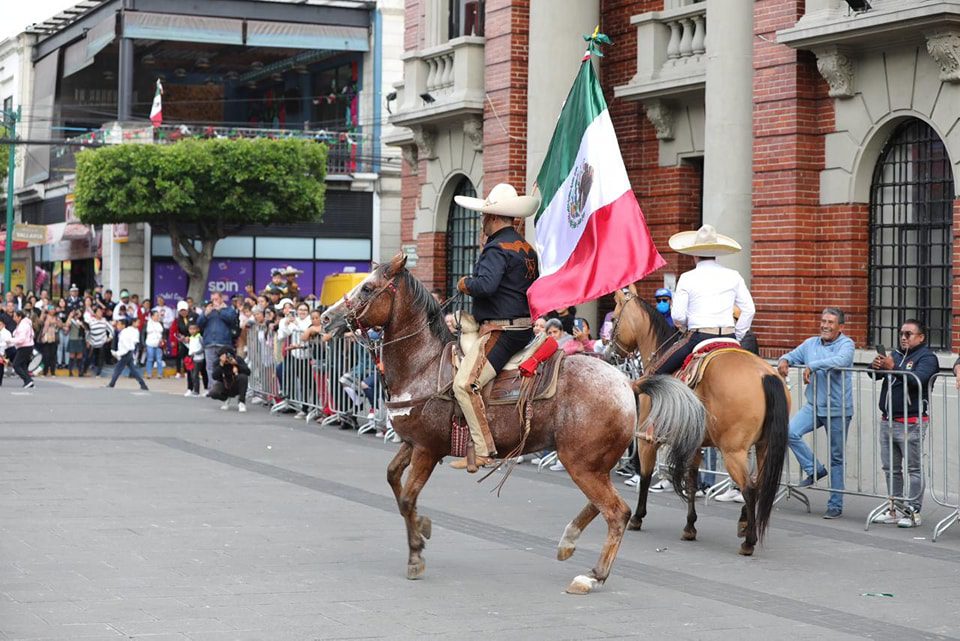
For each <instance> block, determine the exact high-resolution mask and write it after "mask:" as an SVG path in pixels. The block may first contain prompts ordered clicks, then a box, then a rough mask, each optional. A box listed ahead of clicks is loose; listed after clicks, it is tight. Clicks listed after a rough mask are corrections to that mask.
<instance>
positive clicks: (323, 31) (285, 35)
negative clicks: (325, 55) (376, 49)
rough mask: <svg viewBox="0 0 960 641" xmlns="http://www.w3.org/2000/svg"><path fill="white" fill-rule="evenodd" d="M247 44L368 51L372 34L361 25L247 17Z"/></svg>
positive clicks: (252, 45) (253, 45) (254, 45)
mask: <svg viewBox="0 0 960 641" xmlns="http://www.w3.org/2000/svg"><path fill="white" fill-rule="evenodd" d="M247 45H248V46H251V47H285V48H289V49H323V50H327V51H369V49H370V44H369V36H368V33H367V30H366V29H363V28H360V27H341V26H336V25H324V24H295V23H291V22H262V21H259V20H248V21H247Z"/></svg>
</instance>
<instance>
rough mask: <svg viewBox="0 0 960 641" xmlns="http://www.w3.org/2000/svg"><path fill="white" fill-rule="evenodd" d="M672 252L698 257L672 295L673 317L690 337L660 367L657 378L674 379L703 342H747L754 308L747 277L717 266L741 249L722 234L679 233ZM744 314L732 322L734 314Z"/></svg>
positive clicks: (706, 230)
mask: <svg viewBox="0 0 960 641" xmlns="http://www.w3.org/2000/svg"><path fill="white" fill-rule="evenodd" d="M670 247H671V248H672V249H673V250H674V251H676V252H679V253H681V254H688V255H691V256H694V257H696V263H697V265H696V267H695V268H694V269H693V270H691V271H689V272H686V273H685V274H683V275H682V276H680V279H679V280H678V281H677V291H676V292H675V293H674V295H673V307H672V308H671V313H672V315H673V321H674V323H676V325H677V327H684V328H686V330H687V333H686V335H685V336H684V337H683V338H682V339H681V340H680V342H679V346H678V348H677V349H675V350H673V351H671V352H668V354H669V355H668V356H667V358H666V359H665V360H664V362H663V363H661V364H660V365H659V366H658V367H657V373H658V374H672V373H673V372H675V371H677V370H678V369H680V367H681V366H682V365H683V361H684V360H686V358H687V356H689V355H690V353H691V352H692V351H693V349H694V348H695V347H696V346H697V344H698V343H700V342H701V341H705V340H708V339H711V338H731V339H732V338H736V339H737V340H739V339H741V338H743V336H744V334H746V333H747V331H748V330H749V329H750V323H751V322H752V321H753V315H754V313H755V311H756V308H755V307H754V304H753V297H751V296H750V291H749V290H748V289H747V285H746V283H745V282H744V280H743V277H742V276H741V275H740V274H739V273H738V272H737V271H736V270H733V269H730V268H729V267H724V266H722V265H720V264H719V263H717V261H716V258H717V256H722V255H725V254H735V253H737V252H739V251H740V244H739V243H737V241H735V240H733V239H732V238H730V237H728V236H724V235H722V234H718V233H717V230H716V229H714V228H713V226H711V225H704V226H703V227H701V228H700V229H699V230H697V231H696V232H680V233H679V234H674V235H673V236H672V237H671V238H670ZM734 306H736V307H739V308H740V317H739V319H737V320H736V321H734V314H733V308H734Z"/></svg>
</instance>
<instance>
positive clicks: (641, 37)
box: [615, 1, 708, 100]
mask: <svg viewBox="0 0 960 641" xmlns="http://www.w3.org/2000/svg"><path fill="white" fill-rule="evenodd" d="M630 22H631V24H633V25H635V26H636V28H637V73H636V75H635V76H634V77H633V78H632V79H631V80H630V82H629V83H627V84H626V85H621V86H619V87H617V88H616V89H615V92H616V95H617V97H621V98H627V99H633V100H647V99H653V98H669V97H673V96H677V95H680V94H683V93H689V92H691V91H696V90H702V89H703V87H704V83H705V81H706V53H707V46H708V41H707V3H706V2H703V1H698V2H687V3H681V2H674V3H672V8H669V9H666V10H664V11H651V12H649V13H644V14H640V15H636V16H633V17H632V18H631V19H630Z"/></svg>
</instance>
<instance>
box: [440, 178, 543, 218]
mask: <svg viewBox="0 0 960 641" xmlns="http://www.w3.org/2000/svg"><path fill="white" fill-rule="evenodd" d="M453 199H454V200H455V201H456V203H457V204H458V205H460V206H461V207H466V208H467V209H473V210H474V211H479V212H481V213H484V214H493V215H494V216H508V217H510V218H526V217H528V216H532V215H533V214H535V213H537V209H539V208H540V199H539V198H537V197H536V196H518V195H517V190H516V189H514V188H513V185H508V184H507V183H500V184H499V185H496V186H495V187H494V188H493V189H491V190H490V193H489V194H487V198H486V200H484V199H481V198H472V197H470V196H454V197H453Z"/></svg>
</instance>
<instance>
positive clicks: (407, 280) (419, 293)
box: [383, 265, 453, 343]
mask: <svg viewBox="0 0 960 641" xmlns="http://www.w3.org/2000/svg"><path fill="white" fill-rule="evenodd" d="M386 267H387V266H386V265H385V266H384V268H383V269H384V270H386ZM399 277H400V280H402V281H403V283H404V284H405V285H406V286H407V291H409V292H410V306H411V307H413V308H414V309H416V310H418V311H423V312H425V313H426V315H427V326H428V327H429V328H430V333H431V334H433V335H434V336H435V337H437V338H438V339H440V340H441V341H442V342H444V343H449V342H450V341H452V340H453V334H451V333H450V330H449V329H447V323H446V321H444V320H443V310H442V309H441V308H440V303H438V302H437V301H436V299H434V297H433V294H431V293H430V292H429V291H427V288H426V287H424V286H423V283H421V282H420V280H419V279H417V277H416V276H414V275H413V274H411V273H410V272H409V271H407V270H406V269H404V270H403V271H401V272H400V274H399Z"/></svg>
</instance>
